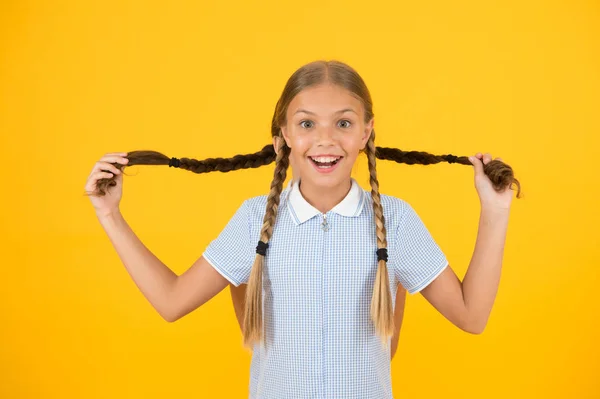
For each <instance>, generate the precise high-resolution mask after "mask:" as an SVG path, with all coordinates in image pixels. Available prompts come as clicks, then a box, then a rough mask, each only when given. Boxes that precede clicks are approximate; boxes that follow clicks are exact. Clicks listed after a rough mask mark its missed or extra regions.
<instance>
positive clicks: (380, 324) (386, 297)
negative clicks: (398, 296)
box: [365, 130, 394, 345]
mask: <svg viewBox="0 0 600 399" xmlns="http://www.w3.org/2000/svg"><path fill="white" fill-rule="evenodd" d="M375 152H376V147H375V130H372V131H371V137H369V141H368V142H367V145H366V148H365V153H366V155H367V159H368V161H369V174H370V178H369V180H370V182H371V198H373V212H374V214H375V229H376V235H377V248H378V249H381V248H387V238H386V234H387V233H386V230H385V218H384V216H383V207H382V206H381V197H380V195H379V181H378V180H377V169H376V167H375V164H376V157H375ZM377 263H378V265H377V275H376V277H375V285H374V287H373V297H372V298H371V319H372V320H373V324H374V325H375V331H376V333H377V334H378V335H379V336H380V338H381V341H382V343H383V344H384V345H385V344H386V342H387V338H389V337H391V336H392V335H393V334H394V312H393V309H392V293H391V292H390V281H389V275H388V268H387V261H386V260H384V259H379V260H378V262H377Z"/></svg>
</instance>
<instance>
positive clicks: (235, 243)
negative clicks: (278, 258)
mask: <svg viewBox="0 0 600 399" xmlns="http://www.w3.org/2000/svg"><path fill="white" fill-rule="evenodd" d="M249 222H250V219H249V212H248V204H247V200H246V201H244V202H243V203H242V205H241V206H240V207H239V208H238V210H237V211H236V212H235V214H234V215H233V216H232V217H231V219H230V220H229V222H228V223H227V225H226V226H225V228H224V229H223V230H222V231H221V233H220V234H219V235H218V236H217V238H215V239H214V240H212V241H211V242H210V243H209V244H208V246H207V247H206V249H205V251H204V253H203V254H202V256H204V258H205V259H206V260H207V261H208V263H210V264H211V265H212V266H213V267H214V268H215V269H216V270H217V271H218V272H219V273H221V274H222V275H223V277H225V278H226V279H227V280H229V282H231V283H232V284H233V285H235V286H236V287H237V286H239V285H240V284H242V283H247V282H248V278H249V277H250V271H251V269H252V265H253V264H254V259H255V256H256V251H255V250H253V246H252V244H251V243H250V223H249Z"/></svg>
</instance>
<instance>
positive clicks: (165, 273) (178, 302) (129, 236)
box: [99, 212, 229, 322]
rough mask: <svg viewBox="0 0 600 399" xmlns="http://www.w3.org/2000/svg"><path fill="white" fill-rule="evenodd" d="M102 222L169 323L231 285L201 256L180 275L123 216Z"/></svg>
mask: <svg viewBox="0 0 600 399" xmlns="http://www.w3.org/2000/svg"><path fill="white" fill-rule="evenodd" d="M99 220H100V223H101V224H102V226H103V227H104V229H105V231H106V233H107V234H108V237H109V238H110V241H111V242H112V244H113V246H114V247H115V249H116V250H117V253H118V255H119V257H120V258H121V261H122V262H123V264H124V265H125V268H126V269H127V272H128V273H129V275H130V276H131V277H132V279H133V281H134V282H135V284H136V285H137V287H138V288H139V290H140V291H141V292H142V294H143V295H144V296H145V297H146V299H147V300H148V301H149V302H150V304H151V305H152V306H153V307H154V309H156V311H157V312H158V313H159V314H160V315H161V316H162V317H163V319H165V320H166V321H168V322H174V321H176V320H177V319H179V318H181V317H183V316H184V315H186V314H188V313H189V312H191V311H192V310H194V309H196V308H198V307H200V306H201V305H203V304H204V303H206V302H207V301H208V300H209V299H211V298H212V297H214V296H215V295H216V294H218V293H219V292H220V291H222V290H223V289H224V288H225V287H226V286H227V284H229V281H227V280H226V279H225V278H224V277H223V276H222V275H221V274H219V273H218V272H217V271H216V270H215V269H214V268H213V267H212V266H211V265H210V264H209V263H208V262H207V261H206V260H205V259H204V258H203V257H202V256H201V257H200V258H199V259H198V260H197V261H196V262H195V263H194V264H193V265H192V266H191V267H190V268H189V269H188V270H187V271H186V272H185V273H183V274H182V275H181V276H177V274H175V273H174V272H173V271H172V270H171V269H169V268H168V267H167V266H166V265H165V264H164V263H163V262H161V261H160V260H159V259H158V258H157V257H156V256H155V255H154V254H153V253H152V252H150V250H149V249H148V248H147V247H146V246H145V245H144V244H143V243H142V242H141V241H140V239H139V238H138V237H137V236H136V235H135V233H134V232H133V231H132V230H131V228H130V227H129V225H128V224H127V222H126V221H125V219H124V218H123V216H122V215H121V213H118V212H117V213H111V214H108V215H105V216H102V217H100V216H99Z"/></svg>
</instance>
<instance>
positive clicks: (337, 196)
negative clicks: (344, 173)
mask: <svg viewBox="0 0 600 399" xmlns="http://www.w3.org/2000/svg"><path fill="white" fill-rule="evenodd" d="M298 183H299V186H298V188H299V189H300V194H302V197H304V199H305V200H306V202H308V203H309V204H311V205H312V206H314V207H315V208H316V209H318V210H319V212H321V213H327V212H329V211H330V210H331V209H333V208H334V207H335V206H336V205H337V204H339V203H340V202H342V200H343V199H344V198H345V197H346V195H348V193H349V192H350V189H351V188H352V180H351V179H347V180H344V181H342V182H341V183H339V184H338V185H335V186H328V187H323V186H316V185H314V184H311V182H309V181H306V180H300V181H299V182H298Z"/></svg>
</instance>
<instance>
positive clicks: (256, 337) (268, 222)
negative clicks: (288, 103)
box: [243, 140, 290, 349]
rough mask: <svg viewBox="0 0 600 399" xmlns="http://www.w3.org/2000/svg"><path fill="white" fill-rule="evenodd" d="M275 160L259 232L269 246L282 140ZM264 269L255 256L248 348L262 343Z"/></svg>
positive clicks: (281, 174)
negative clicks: (256, 343)
mask: <svg viewBox="0 0 600 399" xmlns="http://www.w3.org/2000/svg"><path fill="white" fill-rule="evenodd" d="M279 145H280V147H279V149H278V151H277V159H276V161H275V162H276V163H275V172H274V174H273V181H272V182H271V191H270V192H269V195H268V197H267V208H266V211H265V217H264V219H263V225H262V228H261V230H260V241H262V242H264V243H268V242H269V240H270V239H271V236H272V235H273V227H274V226H275V220H276V219H277V209H278V208H279V198H280V194H281V190H282V188H283V182H284V181H285V177H286V174H287V169H288V165H289V152H290V149H289V147H287V146H286V145H285V141H284V140H280V141H279ZM263 269H264V256H262V255H260V254H258V253H257V254H256V257H255V258H254V264H253V266H252V271H251V272H250V278H249V280H248V288H247V289H246V305H245V306H246V307H245V312H244V324H243V333H244V346H245V347H247V348H249V349H251V348H252V346H253V344H254V343H255V342H257V341H258V342H260V341H263V337H264V334H263V326H264V323H263V317H262V316H263V314H262V287H263V283H262V281H263V280H262V278H263Z"/></svg>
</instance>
